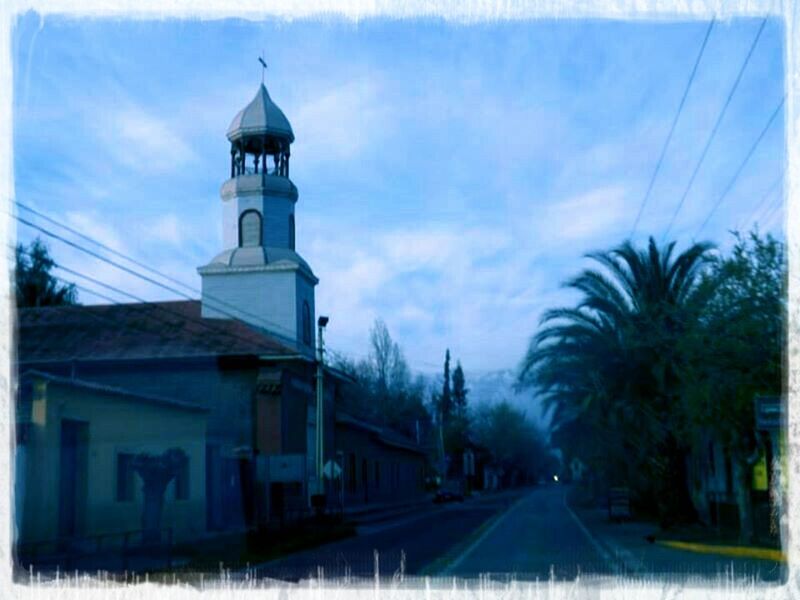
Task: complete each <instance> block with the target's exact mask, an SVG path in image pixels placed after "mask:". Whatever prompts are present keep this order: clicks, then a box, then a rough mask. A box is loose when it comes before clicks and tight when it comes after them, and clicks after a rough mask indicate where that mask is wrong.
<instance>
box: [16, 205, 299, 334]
mask: <svg viewBox="0 0 800 600" xmlns="http://www.w3.org/2000/svg"><path fill="white" fill-rule="evenodd" d="M12 216H13V217H14V218H15V219H16V220H17V221H19V222H20V223H22V224H23V225H27V226H28V227H32V228H33V229H36V230H37V231H40V232H41V233H43V234H45V235H46V236H48V237H51V238H53V239H56V240H58V241H60V242H62V243H64V244H67V245H68V246H70V247H72V248H75V249H77V250H80V251H81V252H84V253H86V254H88V255H90V256H93V257H94V258H97V259H99V260H101V261H103V262H105V263H108V264H110V265H111V266H113V267H116V268H117V269H120V270H122V271H124V272H126V273H128V274H130V275H133V276H135V277H138V278H139V279H142V280H143V281H146V282H148V283H150V284H152V285H156V286H158V287H160V288H163V289H165V290H167V291H169V292H172V293H173V294H177V295H179V296H181V297H182V298H186V299H187V300H195V299H196V298H193V297H191V296H189V295H187V294H186V293H184V292H181V291H179V290H177V289H175V288H174V287H170V286H168V285H166V284H164V283H161V282H160V281H156V280H155V279H153V278H152V277H149V276H147V275H143V274H142V273H139V272H137V271H135V270H134V269H131V268H129V267H126V266H125V265H122V264H120V263H118V262H116V261H114V260H111V259H110V258H108V257H106V256H103V255H101V254H98V253H97V252H94V251H93V250H89V249H88V248H86V247H84V246H81V245H80V244H77V243H75V242H73V241H71V240H68V239H66V238H64V237H63V236H60V235H58V234H57V233H54V232H52V231H50V230H48V229H45V228H44V227H41V226H40V225H37V224H35V223H32V222H31V221H28V220H27V219H24V218H22V217H20V216H19V215H12ZM215 310H217V311H218V312H220V313H222V314H224V315H225V316H227V317H229V318H231V319H235V320H237V321H241V319H240V318H239V317H237V316H235V315H233V314H231V313H228V312H225V311H223V310H221V309H220V308H219V307H215ZM237 311H238V312H242V313H243V314H246V313H244V311H241V310H239V309H237ZM271 325H272V327H278V328H279V329H283V330H284V331H286V332H288V333H289V334H290V335H288V336H286V335H283V334H281V333H278V332H277V331H274V330H273V329H272V328H271V327H265V328H264V329H266V330H267V331H269V332H270V333H272V334H273V335H275V336H276V337H279V338H283V339H285V340H289V341H291V342H292V343H294V337H293V336H294V332H292V331H289V330H288V329H286V328H284V327H282V326H280V325H277V324H271Z"/></svg>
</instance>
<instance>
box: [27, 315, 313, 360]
mask: <svg viewBox="0 0 800 600" xmlns="http://www.w3.org/2000/svg"><path fill="white" fill-rule="evenodd" d="M17 325H18V328H17V336H16V341H17V360H18V361H19V362H20V363H23V364H24V363H32V362H48V361H63V360H108V359H149V358H178V357H200V356H235V355H250V354H252V355H270V356H290V355H292V356H294V355H296V354H297V351H296V350H295V349H293V348H291V347H290V345H289V344H288V343H284V342H282V341H280V340H279V339H277V338H276V337H273V336H271V335H270V334H269V333H267V332H264V331H262V330H259V329H256V328H254V327H251V326H249V325H246V324H245V323H243V322H241V321H236V320H233V319H205V318H201V317H200V301H199V300H187V301H173V302H152V303H141V304H104V305H90V306H83V305H76V306H58V307H45V308H23V309H20V310H19V311H18V313H17Z"/></svg>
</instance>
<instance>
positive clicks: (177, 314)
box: [22, 249, 252, 344]
mask: <svg viewBox="0 0 800 600" xmlns="http://www.w3.org/2000/svg"><path fill="white" fill-rule="evenodd" d="M22 252H23V253H24V254H26V255H27V256H29V257H30V256H32V255H31V253H30V251H27V250H25V249H22ZM53 266H54V267H55V268H57V269H60V270H62V271H64V272H66V273H70V274H71V275H74V276H76V277H80V278H82V279H85V280H86V281H90V282H91V283H93V284H95V285H99V286H100V287H103V288H105V289H107V290H109V291H112V292H115V293H117V294H120V295H122V296H126V297H127V298H130V299H132V300H135V301H137V302H138V303H140V304H141V305H143V306H145V307H148V308H151V309H152V310H154V311H160V312H163V313H167V314H170V315H172V316H174V317H177V318H179V319H182V320H187V321H190V322H193V323H197V324H199V325H201V326H202V327H203V328H205V329H207V330H209V331H212V332H214V333H217V334H219V333H222V334H224V335H226V336H227V337H228V338H229V339H231V340H234V341H240V342H245V343H248V344H249V343H252V340H248V339H247V338H244V337H242V336H241V335H237V334H236V333H235V332H233V331H230V330H229V329H219V328H215V327H213V326H212V325H211V324H210V323H208V322H206V321H203V320H202V318H200V319H198V318H196V317H191V316H188V315H185V314H183V313H180V312H177V311H175V310H171V309H169V308H168V307H166V306H164V305H163V304H160V303H157V302H148V301H147V300H144V299H143V298H141V297H139V296H136V295H135V294H131V293H130V292H126V291H125V290H122V289H120V288H118V287H116V286H113V285H111V284H110V283H106V282H104V281H101V280H99V279H97V278H95V277H92V276H90V275H86V274H85V273H81V272H80V271H76V270H74V269H70V268H69V267H65V266H63V265H60V264H58V263H57V262H55V261H53ZM56 279H58V280H59V281H62V282H64V283H67V284H70V285H75V287H76V288H81V287H82V286H79V285H78V284H76V283H74V282H71V281H68V280H66V279H64V278H62V277H56ZM82 289H87V288H82ZM87 291H89V293H92V294H94V295H95V296H98V297H101V298H103V299H104V300H107V301H109V302H111V303H112V304H116V305H121V304H124V303H122V302H120V301H119V300H116V299H114V298H110V297H109V296H106V295H103V294H99V293H98V292H95V291H93V290H89V289H87ZM89 312H90V313H91V312H92V311H89ZM153 316H155V314H154V315H153ZM156 318H157V317H156ZM158 321H160V322H161V323H164V324H165V325H170V326H172V325H174V322H173V321H169V320H167V319H158ZM117 325H118V323H117ZM134 329H138V330H139V331H142V332H143V333H152V331H150V330H146V329H143V328H141V327H134Z"/></svg>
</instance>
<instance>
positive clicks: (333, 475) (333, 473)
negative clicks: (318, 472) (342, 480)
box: [322, 460, 342, 479]
mask: <svg viewBox="0 0 800 600" xmlns="http://www.w3.org/2000/svg"><path fill="white" fill-rule="evenodd" d="M322 474H323V475H325V477H327V478H328V479H338V478H339V476H341V474H342V467H340V466H339V463H337V462H336V461H335V460H329V461H328V462H326V463H325V466H324V467H322Z"/></svg>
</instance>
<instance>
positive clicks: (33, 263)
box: [14, 238, 78, 307]
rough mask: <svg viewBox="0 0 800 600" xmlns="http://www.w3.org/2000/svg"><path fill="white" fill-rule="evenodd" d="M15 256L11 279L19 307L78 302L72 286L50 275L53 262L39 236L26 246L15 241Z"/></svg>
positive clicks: (53, 265)
mask: <svg viewBox="0 0 800 600" xmlns="http://www.w3.org/2000/svg"><path fill="white" fill-rule="evenodd" d="M15 255H16V268H15V273H14V282H15V291H16V297H17V306H18V307H37V306H60V305H64V304H76V303H77V301H78V293H77V291H76V290H75V285H74V284H62V283H59V281H58V279H56V278H55V277H54V276H53V273H52V270H53V267H55V262H54V261H53V259H52V258H51V257H50V253H49V252H48V250H47V246H46V245H45V244H44V243H43V242H42V241H41V240H40V239H38V238H37V239H35V240H34V241H33V242H31V243H30V245H29V246H28V247H27V248H26V247H25V246H24V245H23V244H17V247H16V249H15Z"/></svg>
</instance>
